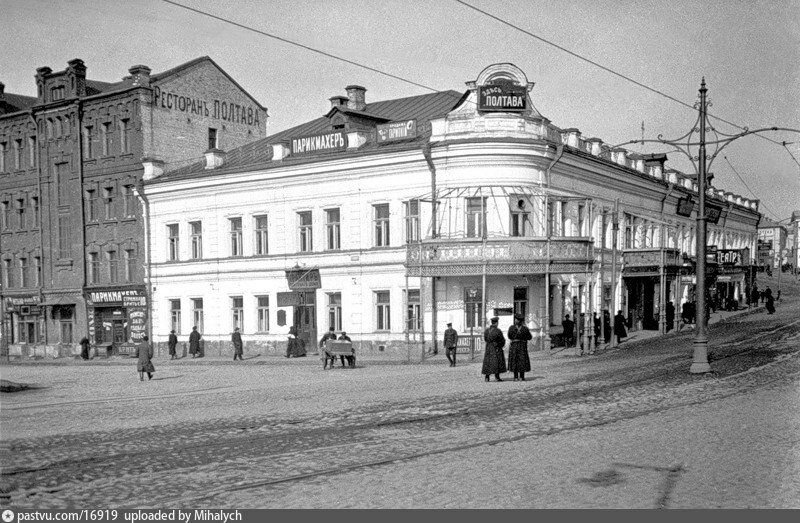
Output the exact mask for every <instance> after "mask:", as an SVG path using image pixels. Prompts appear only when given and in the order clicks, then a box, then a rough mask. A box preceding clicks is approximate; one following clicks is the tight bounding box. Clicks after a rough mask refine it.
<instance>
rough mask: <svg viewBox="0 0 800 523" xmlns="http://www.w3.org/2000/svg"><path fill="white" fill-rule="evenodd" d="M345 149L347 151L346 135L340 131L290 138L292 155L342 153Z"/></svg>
mask: <svg viewBox="0 0 800 523" xmlns="http://www.w3.org/2000/svg"><path fill="white" fill-rule="evenodd" d="M345 149H347V135H346V134H345V133H344V132H342V131H336V132H333V133H326V134H318V135H315V136H303V137H300V138H292V154H304V153H315V152H321V151H343V150H345Z"/></svg>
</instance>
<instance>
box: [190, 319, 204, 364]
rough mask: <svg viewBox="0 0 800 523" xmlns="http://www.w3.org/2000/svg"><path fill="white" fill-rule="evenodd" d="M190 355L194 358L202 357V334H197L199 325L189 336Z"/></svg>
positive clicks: (193, 328)
mask: <svg viewBox="0 0 800 523" xmlns="http://www.w3.org/2000/svg"><path fill="white" fill-rule="evenodd" d="M189 353H190V354H191V355H192V358H199V357H201V352H200V333H199V332H197V325H195V326H194V327H192V333H191V334H189Z"/></svg>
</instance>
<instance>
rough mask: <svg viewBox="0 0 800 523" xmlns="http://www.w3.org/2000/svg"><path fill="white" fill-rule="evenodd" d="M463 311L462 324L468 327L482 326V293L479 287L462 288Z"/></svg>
mask: <svg viewBox="0 0 800 523" xmlns="http://www.w3.org/2000/svg"><path fill="white" fill-rule="evenodd" d="M464 313H465V314H466V318H465V320H464V325H465V326H466V327H467V328H468V329H469V328H479V327H482V326H483V293H482V292H481V290H480V289H478V288H471V289H464Z"/></svg>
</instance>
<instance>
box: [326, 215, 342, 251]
mask: <svg viewBox="0 0 800 523" xmlns="http://www.w3.org/2000/svg"><path fill="white" fill-rule="evenodd" d="M325 231H326V233H327V241H328V243H327V248H328V250H336V249H340V248H341V222H340V215H339V209H326V210H325Z"/></svg>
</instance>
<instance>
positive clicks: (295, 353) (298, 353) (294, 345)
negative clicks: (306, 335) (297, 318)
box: [286, 325, 306, 358]
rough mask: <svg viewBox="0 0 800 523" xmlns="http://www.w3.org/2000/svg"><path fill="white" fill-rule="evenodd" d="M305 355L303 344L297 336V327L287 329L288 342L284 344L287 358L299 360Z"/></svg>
mask: <svg viewBox="0 0 800 523" xmlns="http://www.w3.org/2000/svg"><path fill="white" fill-rule="evenodd" d="M305 355H306V345H305V342H304V341H303V340H302V339H301V338H300V337H299V336H298V334H297V327H295V326H294V325H292V326H291V327H289V341H288V343H287V344H286V357H287V358H300V357H302V356H305Z"/></svg>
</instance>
